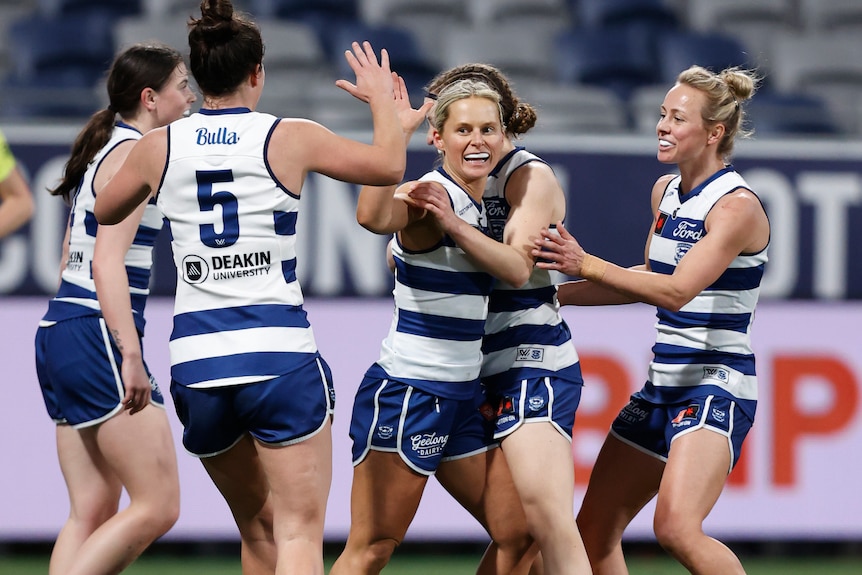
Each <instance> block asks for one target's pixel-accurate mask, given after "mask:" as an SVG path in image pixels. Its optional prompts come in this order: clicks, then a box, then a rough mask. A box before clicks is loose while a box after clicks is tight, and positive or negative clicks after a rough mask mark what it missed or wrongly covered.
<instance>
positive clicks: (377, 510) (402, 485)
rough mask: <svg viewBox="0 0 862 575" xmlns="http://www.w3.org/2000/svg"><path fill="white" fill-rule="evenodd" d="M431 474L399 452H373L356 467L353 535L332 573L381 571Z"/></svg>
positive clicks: (364, 574) (347, 574)
mask: <svg viewBox="0 0 862 575" xmlns="http://www.w3.org/2000/svg"><path fill="white" fill-rule="evenodd" d="M427 482H428V477H427V476H425V475H420V474H418V473H416V472H414V471H413V470H411V469H410V468H409V467H407V465H406V464H405V463H404V462H403V461H402V460H401V457H400V456H399V455H398V454H397V453H388V452H382V451H374V450H372V451H370V452H369V453H368V455H367V456H366V457H365V459H364V460H363V461H362V462H361V463H360V464H359V465H357V466H356V467H354V468H353V486H352V488H351V492H350V512H351V522H350V534H349V535H348V537H347V545H346V546H345V548H344V551H342V553H341V555H340V556H339V557H338V560H336V562H335V565H333V566H332V570H331V571H330V575H368V574H372V575H376V574H378V573H380V571H381V570H383V568H384V567H385V566H386V564H387V563H388V562H389V559H390V557H391V556H392V553H393V551H395V548H396V547H397V546H398V545H399V544H400V543H401V541H402V540H403V539H404V534H405V533H407V528H408V527H409V526H410V522H411V521H413V516H414V515H416V509H417V508H418V507H419V501H420V499H421V498H422V492H423V491H424V490H425V484H426V483H427Z"/></svg>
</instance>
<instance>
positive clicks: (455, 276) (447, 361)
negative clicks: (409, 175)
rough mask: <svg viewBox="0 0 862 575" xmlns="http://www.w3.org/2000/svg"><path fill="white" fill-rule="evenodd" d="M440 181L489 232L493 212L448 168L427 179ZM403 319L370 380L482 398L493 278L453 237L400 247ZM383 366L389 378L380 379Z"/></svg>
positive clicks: (395, 250) (458, 208)
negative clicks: (478, 389)
mask: <svg viewBox="0 0 862 575" xmlns="http://www.w3.org/2000/svg"><path fill="white" fill-rule="evenodd" d="M421 179H422V180H426V181H427V180H432V181H436V182H440V183H441V184H443V186H444V187H445V188H446V190H447V191H448V192H449V197H450V199H451V201H452V207H453V209H454V210H455V213H456V214H458V216H459V217H461V219H463V220H464V221H466V222H467V223H469V224H470V225H472V226H474V227H476V228H478V229H480V230H482V231H483V232H485V233H487V220H486V218H485V210H484V208H483V206H482V204H481V203H480V202H477V201H476V200H474V199H473V198H472V197H471V196H470V195H469V194H468V193H467V192H466V191H465V190H464V189H463V188H461V187H460V186H458V184H456V183H455V182H454V181H452V180H451V179H450V178H449V177H448V176H447V175H446V173H445V172H444V171H443V170H442V169H438V170H435V171H433V172H429V173H428V174H426V175H425V176H423V177H422V178H421ZM392 255H393V256H394V258H395V290H394V295H395V315H394V317H393V319H392V325H391V327H390V330H389V335H388V336H387V337H386V339H385V340H384V341H383V345H382V346H381V352H380V359H379V360H378V361H377V364H376V365H375V366H372V368H371V369H370V370H369V371H368V375H369V376H374V377H389V378H391V379H396V380H398V381H401V382H402V383H406V384H409V385H412V386H414V387H417V388H419V389H422V390H424V391H426V392H428V393H433V394H435V395H438V396H440V397H448V398H451V399H467V398H470V397H473V396H474V393H475V390H476V387H475V386H476V385H478V382H479V380H478V378H479V370H480V368H481V365H482V349H481V346H482V336H483V334H484V330H485V317H486V315H487V313H488V294H490V293H491V287H492V282H493V278H492V276H491V275H489V274H487V273H485V272H483V271H480V270H479V269H478V268H476V266H475V265H474V264H473V263H472V262H471V261H470V260H469V259H468V258H467V255H466V254H465V253H464V251H463V250H461V248H459V247H458V246H456V245H455V242H454V241H453V240H452V239H451V238H450V237H449V236H444V237H443V239H442V240H441V241H440V242H439V243H438V244H437V245H435V246H434V247H432V248H430V249H428V250H423V251H420V252H413V251H410V250H407V249H405V248H404V247H403V246H402V245H401V244H400V242H398V241H395V242H393V243H392ZM381 368H382V371H383V372H385V373H379V372H378V370H379V369H381Z"/></svg>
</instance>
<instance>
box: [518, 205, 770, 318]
mask: <svg viewBox="0 0 862 575" xmlns="http://www.w3.org/2000/svg"><path fill="white" fill-rule="evenodd" d="M706 226H707V230H708V233H707V234H706V235H705V236H704V237H703V239H701V240H700V241H699V242H697V243H696V244H694V246H693V247H692V248H691V249H690V250H689V251H688V253H686V255H685V256H684V257H683V258H682V260H680V262H679V264H678V265H677V266H676V269H675V270H674V273H673V274H670V275H668V274H660V273H655V272H652V271H649V269H648V268H647V266H646V265H644V266H637V267H634V268H622V267H620V266H617V265H615V264H612V263H610V262H607V261H605V260H603V259H601V258H598V257H596V256H594V255H591V254H588V253H587V252H586V251H584V249H583V248H582V247H581V246H580V244H579V243H578V242H577V240H576V239H575V238H574V237H572V235H571V234H569V233H568V232H567V231H566V230H565V228H563V227H562V226H561V225H559V226H558V227H559V228H560V229H559V231H560V237H555V236H554V235H552V234H550V233H547V232H546V231H545V232H543V233H542V238H540V239H538V240H536V248H535V249H534V250H533V255H535V256H536V257H537V258H542V259H543V260H546V261H543V262H541V261H540V262H539V263H537V264H536V265H538V266H540V267H542V268H544V269H550V270H557V271H561V272H563V273H565V274H568V275H573V276H579V277H582V278H584V279H585V280H588V281H589V282H590V283H594V284H597V285H599V286H602V287H603V288H605V289H606V290H612V291H614V292H616V293H617V294H619V296H621V297H622V298H626V299H628V300H629V301H640V302H644V303H649V304H652V305H655V306H657V307H661V308H665V309H669V310H673V311H678V310H679V309H680V308H681V307H682V306H684V305H685V304H686V303H688V302H689V301H691V300H692V299H693V298H694V297H695V296H696V295H697V294H698V293H700V292H701V291H703V290H704V289H706V288H707V287H708V286H709V285H711V284H712V283H713V282H715V280H717V279H718V277H719V276H720V275H721V274H722V273H723V272H724V271H725V270H726V269H727V268H728V266H729V265H730V263H731V262H732V261H733V259H734V258H735V257H736V256H738V255H739V254H740V253H742V252H756V251H759V250H761V249H763V248H764V247H765V246H766V243H767V242H768V238H769V223H768V220H767V219H766V213H765V212H764V211H763V207H762V206H761V205H760V202H759V201H758V200H757V198H756V197H755V196H754V195H753V194H752V193H751V192H748V191H747V190H737V191H736V192H734V193H731V194H728V195H727V196H725V197H724V198H723V199H722V200H720V201H719V202H718V203H717V204H716V206H715V208H713V210H712V212H711V213H710V215H709V217H708V218H707V221H706ZM648 245H649V244H647V248H648ZM580 290H584V291H580ZM599 293H600V292H596V291H592V290H587V288H586V287H584V288H579V287H570V288H566V289H565V290H564V291H563V296H564V298H565V300H566V301H565V302H564V303H569V304H571V303H581V302H586V301H590V298H594V299H592V301H593V302H597V301H600V300H598V299H595V298H596V297H597V296H598V295H599ZM607 303H622V301H617V302H612V301H608V302H607ZM581 305H590V304H589V303H581ZM592 305H595V303H593V304H592Z"/></svg>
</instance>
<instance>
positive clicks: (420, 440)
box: [410, 432, 449, 459]
mask: <svg viewBox="0 0 862 575" xmlns="http://www.w3.org/2000/svg"><path fill="white" fill-rule="evenodd" d="M447 441H449V436H448V435H437V433H436V432H434V433H417V434H416V435H413V436H411V437H410V445H411V447H412V448H413V452H414V453H415V454H416V455H417V456H419V457H420V458H422V459H425V458H428V457H434V456H436V455H440V454H441V453H443V448H444V447H446V442H447Z"/></svg>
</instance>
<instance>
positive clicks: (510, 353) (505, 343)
mask: <svg viewBox="0 0 862 575" xmlns="http://www.w3.org/2000/svg"><path fill="white" fill-rule="evenodd" d="M530 162H542V163H544V160H542V159H541V158H539V157H538V156H535V155H534V154H531V153H530V152H528V151H526V150H525V149H524V148H520V147H519V148H516V149H515V150H513V151H512V152H510V153H509V154H507V155H506V157H505V158H503V159H502V160H501V161H500V163H499V164H498V165H497V167H496V168H495V169H494V171H493V172H492V173H491V175H490V177H489V178H488V182H487V184H486V185H485V193H484V195H483V197H482V202H483V203H484V204H485V210H486V211H487V213H488V227H489V228H490V230H491V236H492V237H493V238H494V239H496V240H497V241H498V242H502V241H503V229H504V228H505V226H506V220H507V219H508V218H509V212H510V210H511V206H510V205H509V202H508V201H506V183H507V182H508V181H509V177H511V175H512V173H513V172H514V171H515V170H517V169H518V168H520V167H521V166H523V165H525V164H528V163H530ZM549 223H550V222H549ZM553 231H555V230H553ZM482 351H483V352H484V354H485V358H484V362H483V365H482V380H483V381H485V382H486V383H488V384H490V385H495V382H497V381H499V382H500V384H504V383H507V382H508V383H511V382H512V381H518V380H521V379H524V378H531V377H542V376H547V375H556V376H557V377H562V378H566V379H572V380H574V381H578V382H580V381H581V375H580V367H579V366H578V354H577V351H575V346H574V345H573V344H572V334H571V332H570V331H569V326H568V325H566V322H565V321H563V318H562V317H561V316H560V305H559V302H558V301H557V287H556V285H555V284H554V282H553V279H552V277H551V274H550V272H549V271H548V270H542V269H539V268H536V267H534V268H533V273H532V274H531V275H530V279H529V280H528V281H527V283H526V284H525V285H524V286H523V287H521V288H513V287H512V286H510V285H508V284H506V283H505V282H501V281H496V282H495V283H494V291H493V292H492V293H491V298H490V302H489V309H488V321H487V323H486V324H485V339H484V342H483V344H482Z"/></svg>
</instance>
